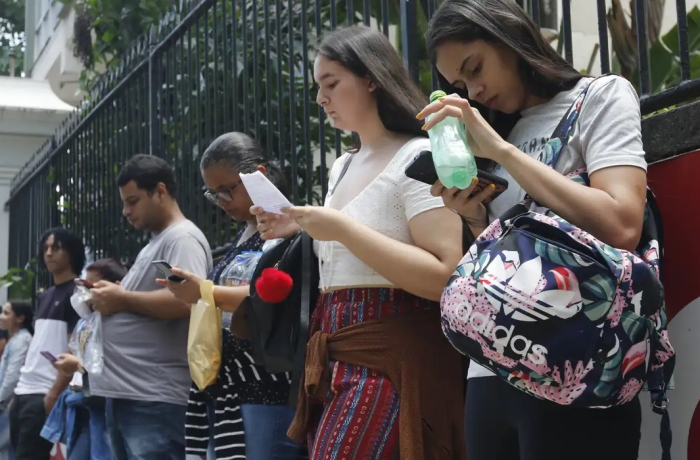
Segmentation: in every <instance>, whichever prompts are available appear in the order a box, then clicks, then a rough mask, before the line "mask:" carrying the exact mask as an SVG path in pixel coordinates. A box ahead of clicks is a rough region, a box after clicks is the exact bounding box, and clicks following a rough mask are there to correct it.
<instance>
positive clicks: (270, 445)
mask: <svg viewBox="0 0 700 460" xmlns="http://www.w3.org/2000/svg"><path fill="white" fill-rule="evenodd" d="M241 415H242V416H243V427H244V430H245V446H246V457H247V458H250V459H255V460H298V459H299V457H300V455H301V453H302V449H304V446H302V445H300V444H297V443H296V442H294V441H292V440H291V439H289V437H287V429H289V425H290V424H291V423H292V419H293V418H294V409H293V408H291V407H289V406H287V405H281V406H266V405H263V404H243V405H242V406H241Z"/></svg>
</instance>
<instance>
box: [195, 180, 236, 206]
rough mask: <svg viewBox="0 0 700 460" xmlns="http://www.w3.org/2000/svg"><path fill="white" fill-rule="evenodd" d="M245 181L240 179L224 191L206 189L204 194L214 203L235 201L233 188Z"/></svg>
mask: <svg viewBox="0 0 700 460" xmlns="http://www.w3.org/2000/svg"><path fill="white" fill-rule="evenodd" d="M242 183H243V181H240V180H239V181H238V182H236V183H235V184H233V185H232V186H231V187H229V188H227V189H226V190H224V191H222V192H215V191H213V190H206V191H205V192H204V196H205V197H206V198H207V200H209V201H211V202H212V203H214V204H219V203H230V202H231V201H233V197H232V196H231V194H232V193H233V189H235V188H236V187H238V186H239V185H241V184H242Z"/></svg>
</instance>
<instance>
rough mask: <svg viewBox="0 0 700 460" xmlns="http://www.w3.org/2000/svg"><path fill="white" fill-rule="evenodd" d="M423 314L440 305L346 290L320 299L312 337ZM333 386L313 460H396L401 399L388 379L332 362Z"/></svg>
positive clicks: (402, 295) (312, 440)
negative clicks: (319, 333) (370, 322)
mask: <svg viewBox="0 0 700 460" xmlns="http://www.w3.org/2000/svg"><path fill="white" fill-rule="evenodd" d="M424 311H435V314H436V315H439V304H437V303H435V302H431V301H429V300H425V299H421V298H419V297H416V296H414V295H412V294H409V293H407V292H405V291H401V290H398V289H377V288H375V289H366V288H357V289H344V290H340V291H334V292H330V293H328V294H324V295H322V296H320V298H319V300H318V304H317V306H316V310H315V311H314V314H313V317H312V320H311V333H312V334H313V333H314V332H316V331H319V330H321V331H323V332H327V333H333V332H335V331H337V330H338V329H342V328H344V327H346V326H350V325H352V324H357V323H361V322H363V321H371V320H377V319H390V318H396V317H399V316H403V315H410V314H414V313H418V312H424ZM330 369H331V371H332V373H333V376H332V383H331V386H330V389H329V391H328V395H327V398H326V401H325V404H324V409H323V413H322V414H321V416H320V420H318V421H317V429H316V431H315V432H312V433H309V439H308V441H309V449H310V453H311V456H310V458H311V459H312V460H321V459H324V460H325V459H337V460H351V459H358V460H364V459H373V460H374V459H376V460H384V459H387V460H388V459H397V458H399V397H398V394H397V393H396V390H395V389H394V386H393V385H392V384H391V382H390V381H389V379H388V378H387V377H386V376H384V375H383V374H380V373H379V372H376V371H374V370H372V369H367V368H365V367H361V366H353V365H350V364H347V363H343V362H338V361H331V365H330Z"/></svg>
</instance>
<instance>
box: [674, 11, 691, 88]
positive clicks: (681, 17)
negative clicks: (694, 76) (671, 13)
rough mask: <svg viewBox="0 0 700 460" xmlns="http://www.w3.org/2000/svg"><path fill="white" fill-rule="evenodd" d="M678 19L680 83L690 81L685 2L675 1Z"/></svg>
mask: <svg viewBox="0 0 700 460" xmlns="http://www.w3.org/2000/svg"><path fill="white" fill-rule="evenodd" d="M676 17H677V18H678V50H679V52H680V58H681V81H686V80H690V51H689V49H688V46H689V44H688V16H687V13H686V7H685V0H676Z"/></svg>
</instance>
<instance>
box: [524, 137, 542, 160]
mask: <svg viewBox="0 0 700 460" xmlns="http://www.w3.org/2000/svg"><path fill="white" fill-rule="evenodd" d="M548 140H549V138H548V137H540V138H534V139H530V140H529V141H527V142H523V143H522V144H519V145H517V147H518V150H520V151H521V152H524V153H527V154H528V155H530V156H534V155H535V154H536V153H537V152H539V151H540V149H542V146H543V145H544V144H546V143H547V141H548Z"/></svg>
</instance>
